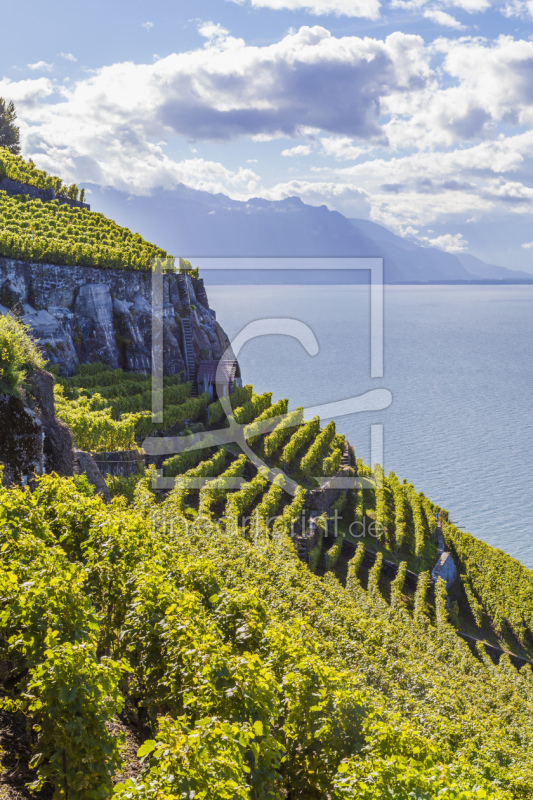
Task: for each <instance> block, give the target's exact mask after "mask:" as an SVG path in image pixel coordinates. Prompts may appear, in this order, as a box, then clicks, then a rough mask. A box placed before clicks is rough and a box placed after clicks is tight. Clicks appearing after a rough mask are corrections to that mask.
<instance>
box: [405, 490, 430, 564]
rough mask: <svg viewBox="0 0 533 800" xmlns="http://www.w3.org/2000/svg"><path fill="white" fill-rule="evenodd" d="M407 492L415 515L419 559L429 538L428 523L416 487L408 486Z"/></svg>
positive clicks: (416, 551) (416, 545)
mask: <svg viewBox="0 0 533 800" xmlns="http://www.w3.org/2000/svg"><path fill="white" fill-rule="evenodd" d="M406 491H407V497H408V499H409V504H410V506H411V511H412V514H413V522H414V533H415V555H416V557H417V558H418V557H419V556H420V554H421V552H422V549H423V547H424V541H425V539H426V537H427V523H426V519H425V516H424V513H423V506H422V500H421V497H420V495H419V494H418V492H417V491H416V489H415V487H414V486H412V485H411V484H407V486H406Z"/></svg>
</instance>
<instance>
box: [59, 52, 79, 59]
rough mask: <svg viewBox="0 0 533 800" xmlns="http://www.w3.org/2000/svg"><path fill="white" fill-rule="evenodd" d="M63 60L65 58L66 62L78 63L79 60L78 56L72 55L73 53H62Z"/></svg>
mask: <svg viewBox="0 0 533 800" xmlns="http://www.w3.org/2000/svg"><path fill="white" fill-rule="evenodd" d="M59 55H60V56H61V58H64V59H65V61H77V60H78V59H77V58H76V56H74V55H72V53H60V54H59Z"/></svg>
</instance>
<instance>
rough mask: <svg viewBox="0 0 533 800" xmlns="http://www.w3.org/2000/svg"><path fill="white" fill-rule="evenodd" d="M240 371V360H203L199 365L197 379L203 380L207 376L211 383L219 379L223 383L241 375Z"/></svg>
mask: <svg viewBox="0 0 533 800" xmlns="http://www.w3.org/2000/svg"><path fill="white" fill-rule="evenodd" d="M217 372H218V374H217ZM239 373H240V370H239V362H238V361H202V362H201V364H200V366H199V367H198V374H197V376H196V380H197V381H198V382H201V381H203V380H204V378H207V381H208V382H209V383H215V382H216V380H217V379H218V380H219V381H220V382H221V383H230V382H231V381H234V380H235V377H238V376H239Z"/></svg>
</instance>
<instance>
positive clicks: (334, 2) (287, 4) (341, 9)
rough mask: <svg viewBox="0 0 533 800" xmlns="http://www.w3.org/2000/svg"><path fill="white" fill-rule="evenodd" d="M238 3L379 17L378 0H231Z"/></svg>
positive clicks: (317, 12)
mask: <svg viewBox="0 0 533 800" xmlns="http://www.w3.org/2000/svg"><path fill="white" fill-rule="evenodd" d="M232 2H234V3H238V4H239V5H245V4H249V5H251V6H252V8H271V9H274V10H276V11H280V10H288V11H307V12H308V13H309V14H314V15H315V16H320V15H324V14H335V15H336V16H338V17H340V16H346V17H366V18H367V19H377V18H378V17H379V9H380V2H379V0H232Z"/></svg>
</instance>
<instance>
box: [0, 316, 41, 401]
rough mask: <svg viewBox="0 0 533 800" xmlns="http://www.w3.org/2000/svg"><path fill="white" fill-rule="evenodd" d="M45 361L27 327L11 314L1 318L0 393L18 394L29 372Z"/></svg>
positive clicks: (39, 366)
mask: <svg viewBox="0 0 533 800" xmlns="http://www.w3.org/2000/svg"><path fill="white" fill-rule="evenodd" d="M43 366H44V359H43V357H42V355H41V353H40V352H39V350H38V348H37V346H36V345H35V343H34V342H33V341H32V339H31V338H30V336H29V334H28V331H27V329H26V327H25V326H24V325H23V323H22V322H20V320H18V319H16V318H15V317H12V316H11V314H5V315H4V316H0V391H2V392H7V393H8V394H18V390H19V389H20V388H21V386H22V384H23V383H24V380H25V378H26V376H27V374H28V373H29V372H31V371H32V370H34V369H39V368H42V367H43Z"/></svg>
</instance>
